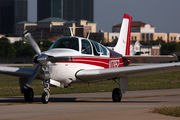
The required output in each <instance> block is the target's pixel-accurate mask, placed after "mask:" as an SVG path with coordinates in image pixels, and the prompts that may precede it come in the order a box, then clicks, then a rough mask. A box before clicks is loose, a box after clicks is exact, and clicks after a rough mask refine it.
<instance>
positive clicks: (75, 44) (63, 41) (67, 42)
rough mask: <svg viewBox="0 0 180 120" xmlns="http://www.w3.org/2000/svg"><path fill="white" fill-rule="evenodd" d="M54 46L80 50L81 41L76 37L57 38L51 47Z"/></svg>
mask: <svg viewBox="0 0 180 120" xmlns="http://www.w3.org/2000/svg"><path fill="white" fill-rule="evenodd" d="M53 48H69V49H73V50H77V51H79V41H78V38H75V37H62V38H59V39H57V40H56V41H55V42H54V43H53V44H52V45H51V47H50V48H49V49H53Z"/></svg>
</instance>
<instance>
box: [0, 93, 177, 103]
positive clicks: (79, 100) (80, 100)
mask: <svg viewBox="0 0 180 120" xmlns="http://www.w3.org/2000/svg"><path fill="white" fill-rule="evenodd" d="M167 96H180V94H171V95H152V96H135V97H122V99H133V98H148V97H167ZM109 99H112V98H95V99H78V100H75V101H74V102H76V101H77V102H83V101H93V100H109ZM67 102H68V101H67ZM41 103H42V102H31V103H9V104H0V106H9V105H25V104H41ZM49 103H53V102H52V101H49Z"/></svg>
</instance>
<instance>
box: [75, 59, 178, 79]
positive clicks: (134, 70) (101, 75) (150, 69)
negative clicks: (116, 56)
mask: <svg viewBox="0 0 180 120" xmlns="http://www.w3.org/2000/svg"><path fill="white" fill-rule="evenodd" d="M178 70H180V62H177V63H165V64H153V65H144V66H130V67H120V68H108V69H94V70H81V71H79V72H77V73H76V76H77V78H79V79H80V80H83V81H88V82H93V81H99V80H108V79H112V78H118V77H128V78H131V77H136V76H142V75H151V74H156V73H165V72H172V71H178Z"/></svg>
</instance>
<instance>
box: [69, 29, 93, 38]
mask: <svg viewBox="0 0 180 120" xmlns="http://www.w3.org/2000/svg"><path fill="white" fill-rule="evenodd" d="M73 28H85V29H89V33H88V35H87V39H89V36H90V31H91V28H87V27H69V30H70V33H71V36H74V35H73Z"/></svg>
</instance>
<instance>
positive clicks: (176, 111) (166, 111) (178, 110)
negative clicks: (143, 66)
mask: <svg viewBox="0 0 180 120" xmlns="http://www.w3.org/2000/svg"><path fill="white" fill-rule="evenodd" d="M151 112H152V113H159V114H163V115H167V116H174V117H180V107H179V106H178V107H161V108H154V109H153V110H152V111H151Z"/></svg>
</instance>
